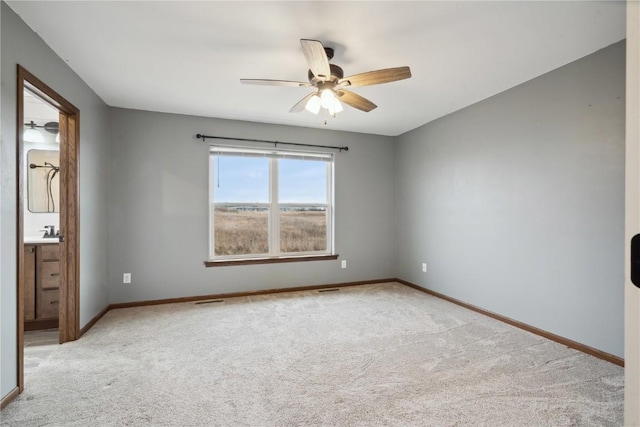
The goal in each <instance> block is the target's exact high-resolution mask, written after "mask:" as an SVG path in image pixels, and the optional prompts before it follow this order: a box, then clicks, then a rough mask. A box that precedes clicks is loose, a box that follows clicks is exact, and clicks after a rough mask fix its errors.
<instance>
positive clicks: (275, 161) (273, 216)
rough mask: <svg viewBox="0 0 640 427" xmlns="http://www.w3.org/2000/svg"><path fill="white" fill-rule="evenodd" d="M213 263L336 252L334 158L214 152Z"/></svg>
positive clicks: (266, 152)
mask: <svg viewBox="0 0 640 427" xmlns="http://www.w3.org/2000/svg"><path fill="white" fill-rule="evenodd" d="M210 171H211V180H210V182H211V191H210V197H211V208H210V209H211V211H210V223H211V225H210V229H211V232H210V241H211V245H210V252H211V253H210V259H213V260H225V259H229V260H235V259H251V258H268V257H271V258H278V257H291V256H302V255H325V254H331V253H332V251H333V244H332V241H333V221H332V218H333V209H332V201H333V155H332V154H317V153H307V152H288V151H287V152H285V151H274V150H257V149H238V148H226V147H211V151H210Z"/></svg>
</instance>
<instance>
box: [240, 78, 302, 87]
mask: <svg viewBox="0 0 640 427" xmlns="http://www.w3.org/2000/svg"><path fill="white" fill-rule="evenodd" d="M240 83H244V84H246V85H264V86H291V87H312V86H313V85H312V84H311V83H307V82H293V81H290V80H265V79H240Z"/></svg>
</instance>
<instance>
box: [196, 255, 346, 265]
mask: <svg viewBox="0 0 640 427" xmlns="http://www.w3.org/2000/svg"><path fill="white" fill-rule="evenodd" d="M333 259H338V255H303V256H290V257H279V258H245V259H233V260H218V261H205V262H204V265H205V267H228V266H232V265H251V264H280V263H283V262H304V261H328V260H333Z"/></svg>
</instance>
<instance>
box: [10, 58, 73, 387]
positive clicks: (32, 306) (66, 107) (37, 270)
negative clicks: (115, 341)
mask: <svg viewBox="0 0 640 427" xmlns="http://www.w3.org/2000/svg"><path fill="white" fill-rule="evenodd" d="M17 86H18V93H17V109H18V111H17V119H18V123H17V125H18V126H17V129H18V131H17V144H18V150H17V152H18V158H17V165H18V168H17V169H18V179H17V182H18V188H17V190H18V191H17V194H18V200H17V208H18V215H17V218H18V223H17V227H16V228H17V241H18V248H17V249H18V251H17V252H18V257H17V258H18V265H17V277H18V293H17V294H18V301H17V304H18V307H17V308H18V310H17V311H18V388H19V390H20V392H22V391H23V390H24V337H25V318H26V317H27V316H32V317H37V316H38V314H39V316H40V318H41V319H40V320H41V321H42V322H43V324H42V325H41V326H43V327H46V326H47V325H49V326H53V325H52V324H51V323H49V324H47V321H52V320H53V319H54V318H55V317H57V322H56V323H57V326H58V333H57V335H58V342H59V343H60V344H62V343H65V342H67V341H73V340H75V339H77V338H78V337H79V332H80V325H79V321H80V319H79V301H80V300H79V228H80V227H79V220H78V219H79V215H78V214H79V200H78V193H79V188H78V174H79V170H78V149H79V135H80V132H79V124H80V117H79V115H80V112H79V110H78V109H77V108H76V107H75V106H74V105H73V104H71V103H70V102H68V101H67V100H66V99H64V98H63V97H62V96H60V95H59V94H58V93H57V92H55V91H54V90H53V89H51V88H50V87H49V86H47V85H46V84H45V83H44V82H42V81H41V80H39V79H38V78H37V77H35V76H34V75H33V74H31V73H30V72H29V71H27V70H26V69H25V68H23V67H21V66H20V65H18V85H17ZM25 94H26V96H25ZM25 97H26V98H29V97H34V98H36V99H37V100H38V101H41V102H42V104H43V105H45V106H46V107H47V108H50V109H52V110H54V111H56V112H57V118H58V121H57V125H56V124H55V123H56V122H54V121H53V120H52V121H50V122H45V123H44V124H38V123H36V122H35V121H33V120H31V119H30V118H27V120H28V123H27V122H25ZM53 117H55V115H54V116H53ZM56 128H57V129H56ZM31 130H35V131H36V132H38V131H40V130H42V131H44V132H42V133H41V136H46V135H47V132H49V133H50V134H55V135H56V139H57V140H58V141H59V142H58V143H59V150H58V151H57V152H56V150H38V149H37V148H34V147H33V146H32V145H30V144H32V143H31V142H30V141H27V138H25V132H26V131H31ZM32 135H33V133H32ZM35 136H36V138H37V134H35ZM44 139H45V142H44V143H45V144H46V142H47V141H46V137H45V138H44ZM49 139H50V140H51V137H49ZM25 144H26V145H25ZM25 148H27V152H25ZM40 148H42V147H40ZM45 148H46V147H45ZM49 148H51V147H49ZM29 156H31V157H29ZM56 160H57V163H56ZM39 175H42V176H41V177H40V176H39ZM39 178H40V179H39ZM56 178H57V179H56ZM30 180H31V181H32V182H29V181H30ZM56 193H57V194H56ZM25 209H26V210H25ZM26 212H28V213H27V214H26V217H27V221H25V213H26ZM31 213H34V214H36V213H40V214H43V215H47V220H48V221H49V222H51V224H46V225H47V227H46V231H42V232H40V231H39V229H34V224H37V222H35V221H34V220H33V217H32V216H31ZM56 219H57V220H58V222H57V224H56V223H55V220H56ZM36 233H42V234H41V235H38V234H36ZM27 234H28V235H29V236H28V238H26V237H25V236H26V235H27ZM25 240H26V241H27V244H25ZM32 249H33V252H31V250H32ZM27 251H29V252H27ZM53 252H55V257H54V254H53ZM31 253H33V256H34V258H33V259H32V258H31V256H30V254H31ZM38 255H40V257H41V261H44V262H41V263H40V264H39V265H38V258H37V257H38ZM54 258H56V259H54ZM32 268H33V269H34V274H36V275H38V274H39V275H40V281H39V282H38V284H37V285H36V282H37V281H38V280H39V279H38V276H36V277H35V279H34V278H32V277H31V276H30V275H29V274H30V273H29V272H30V271H31V269H32ZM47 280H48V282H47ZM54 282H55V285H54ZM55 307H57V310H56V308H55ZM56 314H57V316H56ZM35 320H37V319H35V318H32V319H31V321H30V323H29V324H30V325H33V322H34V321H35ZM36 323H37V322H36Z"/></svg>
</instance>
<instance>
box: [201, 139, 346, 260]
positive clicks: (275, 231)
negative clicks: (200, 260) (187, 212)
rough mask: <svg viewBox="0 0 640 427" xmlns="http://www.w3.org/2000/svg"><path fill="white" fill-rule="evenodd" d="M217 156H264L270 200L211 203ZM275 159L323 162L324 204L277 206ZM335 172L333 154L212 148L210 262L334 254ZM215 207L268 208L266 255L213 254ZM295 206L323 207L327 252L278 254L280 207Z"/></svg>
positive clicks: (210, 170) (287, 204) (210, 163)
mask: <svg viewBox="0 0 640 427" xmlns="http://www.w3.org/2000/svg"><path fill="white" fill-rule="evenodd" d="M218 153H223V155H230V156H233V155H237V156H243V155H247V156H255V157H267V158H268V159H269V201H268V202H267V203H258V202H255V203H253V202H248V203H245V202H239V203H231V202H224V203H215V202H214V191H215V188H214V176H215V173H216V170H215V167H216V166H215V161H214V159H215V158H216V156H217V155H218ZM278 159H306V160H316V159H317V160H321V161H324V162H325V163H326V167H327V172H326V177H327V180H326V185H327V188H326V197H327V200H326V201H325V203H278V198H279V197H278V196H279V195H278V187H279V185H278V178H279V173H278ZM334 170H335V156H334V154H333V153H323V152H311V151H291V150H278V149H256V148H244V147H228V146H220V145H212V146H210V150H209V186H208V187H209V259H210V260H212V261H226V260H230V261H231V260H251V259H263V258H273V259H279V258H293V257H304V256H313V255H333V254H335V248H334V227H333V224H334ZM216 206H245V207H260V208H267V216H268V233H269V252H268V253H262V254H239V255H217V256H216V255H215V253H214V251H215V241H214V236H215V207H216ZM288 207H289V208H297V207H323V208H325V215H326V233H327V234H326V243H327V245H326V249H325V250H323V251H306V252H281V251H280V208H288Z"/></svg>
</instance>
